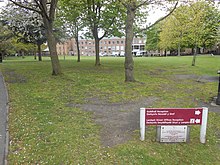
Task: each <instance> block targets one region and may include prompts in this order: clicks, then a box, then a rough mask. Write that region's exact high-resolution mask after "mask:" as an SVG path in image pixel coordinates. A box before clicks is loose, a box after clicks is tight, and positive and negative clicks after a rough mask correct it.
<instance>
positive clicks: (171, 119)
mask: <svg viewBox="0 0 220 165" xmlns="http://www.w3.org/2000/svg"><path fill="white" fill-rule="evenodd" d="M145 110H146V113H145V115H146V120H145V122H146V125H196V124H197V125H201V123H202V112H203V109H202V108H169V109H168V108H146V109H145Z"/></svg>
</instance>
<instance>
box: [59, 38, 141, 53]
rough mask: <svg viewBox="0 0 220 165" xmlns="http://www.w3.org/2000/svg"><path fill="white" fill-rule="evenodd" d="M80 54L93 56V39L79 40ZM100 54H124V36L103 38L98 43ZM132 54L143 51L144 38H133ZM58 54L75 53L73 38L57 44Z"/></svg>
mask: <svg viewBox="0 0 220 165" xmlns="http://www.w3.org/2000/svg"><path fill="white" fill-rule="evenodd" d="M79 47H80V54H81V55H82V56H95V41H94V40H92V39H80V40H79ZM99 51H100V56H102V55H114V56H115V55H116V56H117V55H121V56H123V55H124V52H125V38H118V37H113V38H103V39H102V40H101V41H100V43H99ZM132 52H133V54H134V55H138V54H140V53H144V52H145V39H144V38H134V39H133V44H132ZM57 53H58V55H76V54H77V47H76V42H75V40H74V39H71V40H68V41H67V42H65V43H63V44H57Z"/></svg>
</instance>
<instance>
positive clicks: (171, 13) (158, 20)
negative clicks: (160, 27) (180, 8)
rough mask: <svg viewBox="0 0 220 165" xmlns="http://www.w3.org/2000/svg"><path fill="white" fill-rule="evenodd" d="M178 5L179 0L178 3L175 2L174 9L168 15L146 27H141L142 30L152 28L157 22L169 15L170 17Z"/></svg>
mask: <svg viewBox="0 0 220 165" xmlns="http://www.w3.org/2000/svg"><path fill="white" fill-rule="evenodd" d="M177 5H178V1H177V2H176V4H175V6H174V7H173V9H172V10H171V11H170V12H169V13H168V14H167V15H166V16H164V17H162V18H160V19H158V20H157V21H156V22H154V23H153V24H152V25H150V26H148V27H146V28H145V29H141V31H144V30H147V29H150V28H152V27H153V26H155V25H156V24H157V23H159V22H160V21H163V20H164V19H166V18H167V17H169V16H170V15H171V14H172V13H173V12H174V11H175V9H176V7H177Z"/></svg>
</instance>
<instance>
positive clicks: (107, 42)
mask: <svg viewBox="0 0 220 165" xmlns="http://www.w3.org/2000/svg"><path fill="white" fill-rule="evenodd" d="M133 43H135V44H143V43H144V41H143V40H134V41H133ZM75 44H76V42H75ZM79 44H81V45H83V44H85V45H87V44H89V45H91V44H92V45H94V44H95V42H94V41H93V42H90V41H81V42H79ZM100 44H124V40H121V41H100Z"/></svg>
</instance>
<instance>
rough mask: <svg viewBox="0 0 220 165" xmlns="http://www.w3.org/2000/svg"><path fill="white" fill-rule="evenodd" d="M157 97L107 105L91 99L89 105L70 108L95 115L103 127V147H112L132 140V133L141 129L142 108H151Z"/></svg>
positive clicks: (95, 118)
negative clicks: (140, 115) (78, 108)
mask: <svg viewBox="0 0 220 165" xmlns="http://www.w3.org/2000/svg"><path fill="white" fill-rule="evenodd" d="M157 99H158V98H156V97H148V98H143V99H141V100H139V101H135V102H134V101H131V102H126V103H107V102H105V101H102V100H99V99H98V98H89V99H88V100H87V101H88V103H87V104H82V105H79V104H77V105H74V104H69V105H68V106H75V107H80V108H82V109H83V110H85V111H90V112H93V113H94V120H95V122H96V123H97V124H99V125H101V126H102V128H101V141H102V144H103V146H105V147H108V146H109V147H112V146H114V145H117V144H121V143H124V142H126V141H127V140H130V139H131V138H132V133H133V132H134V131H135V130H138V129H139V114H140V108H141V107H150V106H152V105H153V103H154V102H155V101H156V100H157Z"/></svg>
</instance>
